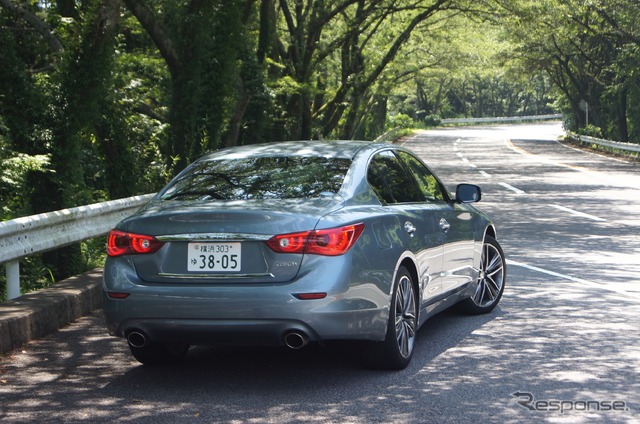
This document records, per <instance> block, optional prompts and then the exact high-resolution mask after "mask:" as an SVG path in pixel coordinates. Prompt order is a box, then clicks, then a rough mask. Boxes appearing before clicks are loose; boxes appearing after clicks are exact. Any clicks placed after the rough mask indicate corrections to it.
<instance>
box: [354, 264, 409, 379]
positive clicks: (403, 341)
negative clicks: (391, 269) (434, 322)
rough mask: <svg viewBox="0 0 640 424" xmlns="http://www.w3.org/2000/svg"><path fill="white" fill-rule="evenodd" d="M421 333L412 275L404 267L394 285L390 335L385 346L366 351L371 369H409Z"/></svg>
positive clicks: (368, 346) (382, 344)
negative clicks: (416, 338) (415, 342)
mask: <svg viewBox="0 0 640 424" xmlns="http://www.w3.org/2000/svg"><path fill="white" fill-rule="evenodd" d="M417 329H418V303H417V299H416V291H415V282H414V281H413V277H412V276H411V273H409V271H408V270H407V269H406V268H405V267H400V268H399V269H398V272H397V274H396V279H395V282H394V288H393V295H392V296H391V304H390V306H389V321H388V323H387V335H386V338H385V340H384V341H382V342H373V343H371V344H368V345H367V346H365V347H364V349H365V350H364V359H365V362H366V364H367V365H368V366H369V367H372V368H377V369H387V370H402V369H404V368H406V367H407V365H409V362H411V357H412V356H413V347H414V341H415V337H416V332H417Z"/></svg>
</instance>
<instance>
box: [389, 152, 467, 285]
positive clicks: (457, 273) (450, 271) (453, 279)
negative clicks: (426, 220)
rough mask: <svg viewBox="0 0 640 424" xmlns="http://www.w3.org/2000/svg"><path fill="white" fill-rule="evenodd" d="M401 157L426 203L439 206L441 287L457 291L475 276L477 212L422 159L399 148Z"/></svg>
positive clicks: (436, 210)
mask: <svg viewBox="0 0 640 424" xmlns="http://www.w3.org/2000/svg"><path fill="white" fill-rule="evenodd" d="M398 156H399V157H400V158H401V159H402V160H403V162H404V163H406V164H407V167H408V168H409V170H410V172H411V173H412V174H413V176H414V178H415V179H416V181H417V182H418V186H419V187H420V191H421V192H422V194H423V195H424V197H425V202H427V203H429V204H431V205H433V206H434V208H435V211H434V213H435V215H434V218H435V219H436V220H437V221H438V227H439V230H440V231H441V233H440V235H441V236H442V238H443V253H442V275H441V277H442V278H441V287H442V291H443V292H450V291H454V290H456V289H457V288H458V287H460V286H462V285H463V284H465V283H468V282H469V280H470V279H471V278H472V276H473V275H474V269H473V257H474V249H475V244H474V240H473V228H472V226H473V214H471V213H470V212H469V211H468V210H467V208H465V207H464V206H462V205H459V204H455V203H452V202H451V201H450V200H449V198H448V196H447V195H446V191H445V188H444V186H443V185H442V183H440V181H438V179H437V178H436V177H435V175H434V174H433V173H432V172H431V170H430V169H429V168H428V167H427V166H426V165H424V164H423V163H422V162H421V161H420V160H419V159H417V158H416V157H415V156H413V155H411V154H409V153H408V152H405V151H399V152H398Z"/></svg>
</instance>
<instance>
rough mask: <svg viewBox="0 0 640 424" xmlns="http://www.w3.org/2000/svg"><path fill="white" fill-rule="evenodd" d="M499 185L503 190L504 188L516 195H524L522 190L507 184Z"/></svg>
mask: <svg viewBox="0 0 640 424" xmlns="http://www.w3.org/2000/svg"><path fill="white" fill-rule="evenodd" d="M499 184H500V185H501V186H502V187H504V188H506V189H508V190H511V191H513V192H514V193H516V194H525V192H524V191H523V190H520V189H519V188H515V187H514V186H512V185H509V184H507V183H499Z"/></svg>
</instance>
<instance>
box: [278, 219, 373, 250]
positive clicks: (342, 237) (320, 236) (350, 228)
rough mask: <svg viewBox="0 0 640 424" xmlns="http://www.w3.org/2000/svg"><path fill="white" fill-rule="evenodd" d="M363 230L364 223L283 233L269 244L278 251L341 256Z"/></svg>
mask: <svg viewBox="0 0 640 424" xmlns="http://www.w3.org/2000/svg"><path fill="white" fill-rule="evenodd" d="M363 230H364V224H363V223H360V224H354V225H347V226H346V227H340V228H330V229H327V230H313V231H305V232H301V233H291V234H281V235H277V236H273V237H271V238H270V239H269V240H268V241H267V246H269V248H270V249H271V250H273V251H274V252H277V253H309V254H314V255H323V256H339V255H342V254H344V253H346V252H347V251H348V250H349V249H350V248H351V246H353V244H354V243H355V242H356V240H358V237H360V234H362V231H363Z"/></svg>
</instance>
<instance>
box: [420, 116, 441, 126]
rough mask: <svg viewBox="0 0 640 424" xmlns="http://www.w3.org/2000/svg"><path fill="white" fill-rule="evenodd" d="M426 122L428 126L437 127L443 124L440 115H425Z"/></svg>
mask: <svg viewBox="0 0 640 424" xmlns="http://www.w3.org/2000/svg"><path fill="white" fill-rule="evenodd" d="M424 124H425V125H426V126H428V127H437V126H438V125H440V124H442V119H441V118H440V117H439V116H438V115H427V116H425V117H424Z"/></svg>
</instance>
